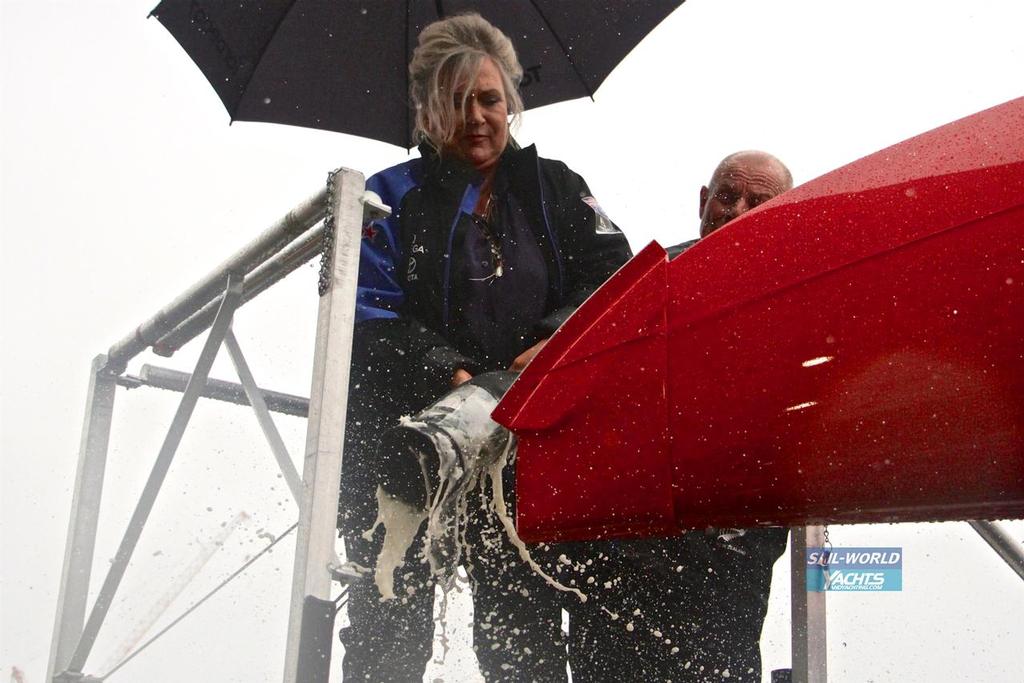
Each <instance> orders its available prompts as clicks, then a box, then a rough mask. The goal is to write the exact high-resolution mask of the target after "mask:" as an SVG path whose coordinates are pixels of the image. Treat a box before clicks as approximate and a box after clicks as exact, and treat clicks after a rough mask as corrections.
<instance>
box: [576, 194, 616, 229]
mask: <svg viewBox="0 0 1024 683" xmlns="http://www.w3.org/2000/svg"><path fill="white" fill-rule="evenodd" d="M580 199H581V200H582V201H583V203H584V204H586V205H587V206H589V207H590V208H591V209H593V210H594V215H595V216H596V217H597V226H596V227H595V228H594V232H595V233H597V234H598V235H617V234H619V229H618V228H616V227H615V224H614V223H612V219H611V218H608V214H606V213H605V212H604V209H602V208H601V205H600V204H598V203H597V200H596V199H594V198H593V197H592V196H590V195H584V194H582V193H581V194H580Z"/></svg>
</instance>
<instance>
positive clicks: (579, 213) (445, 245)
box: [341, 146, 632, 530]
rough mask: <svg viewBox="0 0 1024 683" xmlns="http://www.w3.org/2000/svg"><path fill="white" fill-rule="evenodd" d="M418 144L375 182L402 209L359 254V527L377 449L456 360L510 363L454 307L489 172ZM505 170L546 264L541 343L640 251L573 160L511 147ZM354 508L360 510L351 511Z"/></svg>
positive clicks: (352, 416) (348, 484)
mask: <svg viewBox="0 0 1024 683" xmlns="http://www.w3.org/2000/svg"><path fill="white" fill-rule="evenodd" d="M420 151H421V155H422V156H421V157H420V158H418V159H414V160H412V161H409V162H406V163H404V164H400V165H398V166H394V167H392V168H389V169H387V170H385V171H382V172H381V173H378V174H376V175H374V176H372V177H371V178H370V179H369V180H368V181H367V189H368V190H372V191H374V192H376V193H377V194H379V195H380V196H381V199H382V200H383V201H384V203H385V204H387V205H389V206H390V207H391V209H392V214H391V216H390V217H389V218H387V219H384V220H380V221H376V222H374V223H373V224H371V225H370V226H367V227H366V228H364V231H363V241H362V251H361V254H360V268H359V292H358V296H357V304H356V321H357V322H356V327H355V331H354V339H353V359H352V366H353V367H352V377H351V387H352V388H351V391H350V397H349V412H348V424H347V428H346V447H345V456H344V462H343V473H342V482H343V488H342V501H341V507H342V511H343V519H344V520H346V524H345V526H346V527H348V528H350V529H352V530H361V529H360V528H359V527H360V525H366V526H368V524H369V523H371V522H372V517H370V516H369V515H370V514H371V513H370V512H369V510H370V509H371V508H372V507H373V491H374V490H375V487H376V484H375V482H376V478H375V472H374V471H373V468H374V465H373V455H372V451H373V447H374V445H375V443H376V440H377V435H378V434H379V433H380V430H381V429H384V428H387V427H388V426H390V425H391V424H394V422H395V421H396V420H397V418H398V417H399V416H401V415H403V414H409V413H414V412H416V411H418V410H420V409H422V408H424V407H426V406H427V405H429V404H430V403H431V402H433V401H434V400H436V399H437V398H439V397H440V396H442V395H443V394H444V393H446V392H447V391H448V390H449V388H450V387H449V383H450V380H451V377H452V374H453V373H454V371H455V370H456V369H457V368H460V367H461V368H465V369H467V370H469V371H470V372H472V373H474V374H475V373H478V372H485V371H488V370H497V369H504V368H498V367H488V366H487V365H486V364H482V363H481V362H480V360H479V359H477V358H474V357H473V355H472V350H471V348H469V346H468V344H467V343H466V341H465V339H464V338H463V336H462V335H461V334H460V330H459V329H458V327H457V325H456V324H455V322H454V320H453V315H452V301H453V298H455V296H456V295H457V294H458V288H459V287H460V286H462V285H463V284H464V283H460V282H457V281H455V280H456V278H454V277H453V276H452V274H453V273H455V272H458V270H459V268H458V264H457V263H455V260H456V259H457V258H458V252H457V251H454V250H453V248H452V246H453V244H455V243H456V241H457V240H456V238H457V237H458V235H457V232H458V231H459V230H461V229H463V228H462V227H460V226H464V225H465V221H463V220H460V219H461V218H462V216H463V214H471V213H472V211H473V208H474V207H475V205H476V202H477V198H478V196H479V188H480V182H481V180H482V178H481V176H480V174H478V173H477V172H476V171H475V170H474V169H473V168H472V167H471V166H469V165H467V164H465V163H462V162H460V161H458V160H457V159H454V158H451V157H445V158H441V157H439V156H438V154H437V153H436V152H435V151H434V150H433V149H431V148H429V147H421V149H420ZM498 172H499V174H504V175H505V178H506V179H507V183H508V188H509V192H511V193H512V194H513V195H514V196H515V199H516V201H517V202H518V204H519V205H520V206H522V207H523V209H524V211H525V214H526V216H527V219H528V223H529V225H530V228H531V229H532V231H533V233H534V237H535V238H536V240H537V245H538V246H539V247H540V252H541V253H542V254H543V258H544V263H545V266H546V268H547V276H548V277H547V282H548V292H547V297H546V300H545V305H544V316H543V317H542V318H541V319H539V320H537V321H536V325H535V328H536V339H537V340H539V339H541V338H544V337H547V336H550V334H552V333H553V332H554V330H555V329H557V328H558V326H559V325H560V324H561V323H562V322H563V321H564V320H565V319H566V318H567V317H568V316H569V315H570V314H571V313H572V311H574V310H575V309H576V307H578V306H579V305H580V304H581V303H582V302H583V301H584V300H585V299H586V298H587V297H588V296H589V295H590V293H591V292H593V291H594V290H595V289H597V287H599V286H600V285H601V283H603V282H604V281H605V280H606V279H608V277H609V276H611V275H612V274H613V273H614V272H615V271H616V270H617V269H618V268H619V267H620V266H622V265H623V264H624V263H625V262H626V261H627V260H629V258H630V257H631V256H632V253H631V252H630V249H629V245H628V243H627V242H626V239H625V237H624V236H623V235H622V233H621V232H620V231H619V230H618V228H617V227H615V225H614V224H613V223H612V222H611V221H610V220H608V218H607V217H606V216H605V215H604V214H603V212H602V211H601V209H600V206H599V205H598V204H597V202H596V201H595V200H594V198H593V196H592V195H591V193H590V190H589V188H588V187H587V184H586V182H585V181H584V180H583V178H581V177H580V176H579V175H577V174H576V173H574V172H573V171H571V170H570V169H569V168H568V167H567V166H566V165H565V164H564V163H562V162H560V161H552V160H550V159H542V158H540V157H539V156H537V153H536V150H535V148H534V147H532V146H531V147H528V148H525V149H513V148H512V147H511V146H510V148H509V149H507V150H506V152H505V153H504V154H503V155H502V158H501V161H500V166H499V170H498ZM526 348H528V345H527V346H524V348H523V350H525V349H526ZM354 507H358V508H362V509H361V510H358V511H356V512H357V514H353V508H354ZM362 528H364V529H365V528H366V527H365V526H362Z"/></svg>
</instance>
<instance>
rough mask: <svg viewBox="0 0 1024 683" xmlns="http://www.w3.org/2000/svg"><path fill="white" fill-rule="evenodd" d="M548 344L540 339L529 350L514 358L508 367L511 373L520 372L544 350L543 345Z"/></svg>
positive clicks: (545, 340)
mask: <svg viewBox="0 0 1024 683" xmlns="http://www.w3.org/2000/svg"><path fill="white" fill-rule="evenodd" d="M547 343H548V340H547V339H541V340H540V341H539V342H537V343H536V344H534V345H533V346H531V347H530V348H528V349H526V350H525V351H523V352H522V353H521V354H519V355H518V356H516V359H515V360H514V361H512V365H510V366H509V367H508V369H509V370H511V371H512V372H522V371H523V368H525V367H526V366H527V364H528V363H529V362H530V361H531V360H533V357H534V356H536V355H537V354H538V353H540V350H541V349H543V348H544V345H545V344H547Z"/></svg>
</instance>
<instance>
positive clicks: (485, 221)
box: [471, 193, 505, 282]
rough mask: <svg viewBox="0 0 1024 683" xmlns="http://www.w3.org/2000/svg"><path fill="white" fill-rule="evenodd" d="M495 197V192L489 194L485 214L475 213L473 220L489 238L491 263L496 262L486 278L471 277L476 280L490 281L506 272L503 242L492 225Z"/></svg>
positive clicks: (485, 237)
mask: <svg viewBox="0 0 1024 683" xmlns="http://www.w3.org/2000/svg"><path fill="white" fill-rule="evenodd" d="M493 199H494V193H490V194H488V195H487V201H486V202H485V203H484V210H483V214H481V215H477V214H474V215H473V222H474V223H476V224H477V226H478V227H479V228H480V232H482V233H483V235H484V239H486V240H487V246H488V247H489V248H490V250H491V263H493V264H494V272H493V273H491V274H490V275H488V276H487V277H484V278H471V279H472V280H474V281H477V282H480V281H484V282H486V281H488V280H491V279H492V278H499V277H501V276H502V275H504V274H505V264H504V261H503V259H502V257H501V242H499V241H498V238H497V236H496V235H495V234H494V230H493V229H492V227H491V202H492V200H493Z"/></svg>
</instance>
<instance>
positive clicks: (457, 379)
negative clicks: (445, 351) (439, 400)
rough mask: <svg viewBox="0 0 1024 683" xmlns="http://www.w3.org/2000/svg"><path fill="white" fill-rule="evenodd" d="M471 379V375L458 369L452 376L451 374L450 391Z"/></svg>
mask: <svg viewBox="0 0 1024 683" xmlns="http://www.w3.org/2000/svg"><path fill="white" fill-rule="evenodd" d="M471 379H473V375H471V374H469V373H468V372H466V371H465V370H463V369H462V368H459V369H458V370H456V371H455V373H454V374H452V389H454V388H455V387H457V386H459V385H461V384H465V383H466V382H468V381H469V380H471Z"/></svg>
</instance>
